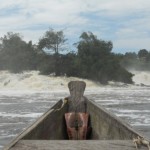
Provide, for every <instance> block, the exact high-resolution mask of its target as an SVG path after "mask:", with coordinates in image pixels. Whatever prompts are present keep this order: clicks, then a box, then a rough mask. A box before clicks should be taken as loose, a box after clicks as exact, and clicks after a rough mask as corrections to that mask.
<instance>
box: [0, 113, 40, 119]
mask: <svg viewBox="0 0 150 150" xmlns="http://www.w3.org/2000/svg"><path fill="white" fill-rule="evenodd" d="M42 114H43V113H27V114H14V113H5V112H0V116H2V117H11V118H16V117H20V118H25V117H27V118H37V117H39V116H41V115H42Z"/></svg>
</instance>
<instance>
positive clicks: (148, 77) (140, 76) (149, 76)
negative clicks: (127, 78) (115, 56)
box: [131, 71, 150, 85]
mask: <svg viewBox="0 0 150 150" xmlns="http://www.w3.org/2000/svg"><path fill="white" fill-rule="evenodd" d="M131 72H132V73H133V74H135V75H134V76H133V78H132V80H133V81H134V82H135V84H144V85H150V72H149V71H131Z"/></svg>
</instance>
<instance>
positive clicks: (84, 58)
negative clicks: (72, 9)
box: [0, 29, 150, 84]
mask: <svg viewBox="0 0 150 150" xmlns="http://www.w3.org/2000/svg"><path fill="white" fill-rule="evenodd" d="M66 41H67V39H66V38H65V36H64V33H63V31H54V30H53V29H50V30H48V31H46V32H45V34H44V35H43V37H42V38H41V39H39V42H38V44H37V45H33V44H32V41H29V42H26V41H24V40H23V38H22V37H21V36H20V34H18V33H12V32H9V33H7V34H6V35H4V36H3V37H1V38H0V70H9V71H11V72H14V73H19V72H22V71H24V70H39V71H40V73H41V74H46V75H48V74H51V73H54V74H55V75H56V76H61V75H66V76H74V77H82V78H86V79H92V80H95V81H99V82H100V83H103V84H107V82H108V81H111V80H113V81H120V82H124V83H132V76H133V74H131V73H130V72H128V71H127V70H126V69H130V68H135V69H141V68H142V69H147V70H150V52H148V51H147V50H145V49H142V50H139V52H138V54H136V53H131V52H128V53H126V54H124V55H123V54H115V53H113V52H112V48H113V44H112V42H111V41H104V40H101V39H98V38H97V37H96V35H94V34H93V33H92V32H83V33H82V34H81V36H80V39H79V41H78V42H77V43H75V46H76V48H77V51H76V52H72V50H68V51H67V52H66ZM129 66H130V68H129Z"/></svg>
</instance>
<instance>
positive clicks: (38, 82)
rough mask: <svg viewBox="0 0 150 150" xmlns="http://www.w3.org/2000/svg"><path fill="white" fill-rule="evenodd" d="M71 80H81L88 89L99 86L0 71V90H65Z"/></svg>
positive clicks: (57, 78) (65, 79)
mask: <svg viewBox="0 0 150 150" xmlns="http://www.w3.org/2000/svg"><path fill="white" fill-rule="evenodd" d="M72 80H81V81H83V80H84V81H85V82H86V83H87V86H88V87H96V86H98V85H99V84H98V83H95V82H93V81H90V80H86V79H79V78H75V77H69V78H67V77H65V76H63V77H54V76H44V75H40V74H39V72H38V71H30V72H24V73H21V74H13V73H9V72H8V71H0V89H7V90H8V89H15V90H30V89H31V90H40V91H41V90H44V91H45V90H51V91H54V90H56V89H58V90H67V84H68V82H69V81H72Z"/></svg>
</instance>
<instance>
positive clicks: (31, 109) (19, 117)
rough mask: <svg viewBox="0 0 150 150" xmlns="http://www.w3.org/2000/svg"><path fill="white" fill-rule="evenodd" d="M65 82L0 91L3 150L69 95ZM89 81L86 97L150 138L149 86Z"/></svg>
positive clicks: (0, 135) (0, 125) (0, 141)
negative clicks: (35, 87)
mask: <svg viewBox="0 0 150 150" xmlns="http://www.w3.org/2000/svg"><path fill="white" fill-rule="evenodd" d="M28 78H29V77H28ZM63 80H64V79H63ZM71 80H72V79H71ZM57 81H58V79H57ZM51 82H52V81H51ZM53 82H54V81H53ZM62 82H63V81H59V84H60V83H61V84H60V86H61V88H59V89H57V90H56V88H55V89H53V90H52V89H49V90H47V89H44V90H43V89H42V90H39V89H38V90H37V89H36V90H33V89H32V90H22V89H20V90H16V89H15V90H14V87H13V88H12V89H7V90H6V89H1V90H0V149H2V147H3V146H4V145H6V144H8V143H9V142H10V141H11V140H12V139H13V138H14V137H16V136H17V135H18V134H19V133H20V132H21V131H23V130H24V129H25V128H27V127H28V126H29V125H30V124H32V123H33V122H34V121H35V120H36V119H37V118H38V117H39V116H41V115H42V114H43V113H44V112H45V111H47V110H48V109H49V108H50V107H51V106H52V105H53V104H55V103H56V102H57V101H58V100H60V99H62V98H64V97H66V96H68V95H69V92H68V89H67V86H66V83H67V82H68V79H67V80H66V81H65V82H64V83H62ZM87 82H88V84H87V89H86V91H85V96H86V97H87V98H88V99H91V100H93V101H96V102H97V103H98V104H100V105H102V106H103V107H105V108H106V109H108V110H109V111H110V112H112V113H114V114H115V115H117V116H118V117H120V118H122V119H123V120H125V121H126V122H127V123H128V124H130V125H131V126H133V127H134V128H135V129H136V130H138V131H139V132H141V133H142V134H143V135H144V136H146V137H149V138H150V87H149V86H130V85H117V86H105V87H104V86H99V85H92V84H91V82H89V81H87ZM54 84H58V82H57V83H56V81H55V82H54ZM11 86H12V85H11ZM36 86H37V85H36Z"/></svg>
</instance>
